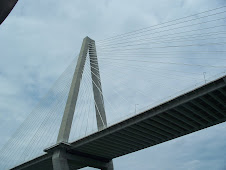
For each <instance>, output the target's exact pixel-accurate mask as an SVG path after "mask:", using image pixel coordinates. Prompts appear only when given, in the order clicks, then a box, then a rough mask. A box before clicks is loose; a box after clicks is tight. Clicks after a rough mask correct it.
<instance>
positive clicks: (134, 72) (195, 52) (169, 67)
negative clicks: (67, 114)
mask: <svg viewBox="0 0 226 170" xmlns="http://www.w3.org/2000/svg"><path fill="white" fill-rule="evenodd" d="M225 21H226V6H223V7H219V8H215V9H212V10H208V11H204V12H201V13H198V14H194V15H190V16H186V17H182V18H179V19H175V20H172V21H168V22H165V23H160V24H158V25H154V26H151V27H147V28H143V29H140V30H135V31H131V32H128V33H125V34H120V35H117V36H114V37H110V38H106V39H104V40H100V41H97V42H96V44H97V56H98V60H99V65H100V73H101V79H102V80H101V81H102V82H103V83H102V84H103V88H104V93H103V94H104V95H105V96H106V98H110V99H111V104H112V105H113V108H116V111H115V113H114V111H110V110H113V109H110V108H108V107H107V109H108V111H107V114H109V115H107V117H108V119H109V117H111V118H112V119H111V121H112V122H109V123H110V124H111V123H113V122H114V123H117V122H118V121H121V120H122V119H123V118H122V117H124V118H127V117H128V116H129V117H130V116H132V115H134V114H137V113H140V112H142V111H144V110H146V109H150V108H151V107H154V106H156V105H157V104H160V103H163V102H166V101H167V100H170V99H172V98H174V97H176V96H178V95H181V94H183V93H185V92H187V91H189V90H192V89H194V88H196V87H197V86H199V85H203V84H205V83H208V82H209V81H211V80H213V79H216V78H217V77H219V76H222V75H225V71H226V58H225V54H226V50H225V45H226V37H225V33H226V32H225V30H226V29H225V28H226V24H225ZM93 60H94V59H93ZM104 83H106V85H105V84H104ZM109 91H111V94H110V93H109ZM110 112H112V113H111V114H110ZM116 113H117V114H119V113H120V114H121V116H119V115H118V116H116V115H117V114H116ZM127 114H129V115H128V116H126V115H127Z"/></svg>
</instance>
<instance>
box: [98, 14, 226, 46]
mask: <svg viewBox="0 0 226 170" xmlns="http://www.w3.org/2000/svg"><path fill="white" fill-rule="evenodd" d="M225 18H226V17H223V18H218V19H214V20H209V21H204V22H199V23H196V24H190V25H184V26H179V27H176V28H170V29H166V30H162V31H157V32H149V33H148V34H143V35H137V36H134V37H130V38H127V39H132V38H139V37H143V36H148V35H150V34H152V35H153V34H156V33H161V32H165V31H172V30H177V29H181V28H187V27H191V26H196V25H201V24H202V25H203V24H206V23H210V22H215V21H219V20H224V19H225ZM164 28H165V27H164ZM167 28H168V27H167ZM157 30H159V28H157ZM120 40H122V39H120ZM102 45H103V44H102Z"/></svg>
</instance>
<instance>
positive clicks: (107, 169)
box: [101, 161, 114, 170]
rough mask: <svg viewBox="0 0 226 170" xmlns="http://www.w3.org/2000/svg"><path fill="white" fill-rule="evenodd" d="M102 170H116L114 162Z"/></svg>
mask: <svg viewBox="0 0 226 170" xmlns="http://www.w3.org/2000/svg"><path fill="white" fill-rule="evenodd" d="M101 170H114V166H113V162H112V161H110V162H109V163H108V166H107V167H106V168H103V169H101Z"/></svg>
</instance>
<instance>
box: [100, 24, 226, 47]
mask: <svg viewBox="0 0 226 170" xmlns="http://www.w3.org/2000/svg"><path fill="white" fill-rule="evenodd" d="M225 26H226V25H225V24H221V25H214V26H211V27H206V28H199V29H192V30H189V31H182V32H177V33H167V34H163V35H161V36H152V35H151V37H148V38H147V37H146V38H140V39H136V41H137V42H139V41H142V40H150V39H151V38H155V39H161V38H164V37H172V35H173V36H174V35H176V36H174V37H177V35H179V34H183V33H191V32H197V31H198V32H200V31H204V30H209V29H216V28H220V27H222V29H224V27H225ZM188 36H189V35H188ZM130 42H134V40H132V41H120V43H112V44H108V45H114V44H124V43H130ZM99 46H104V45H97V47H99Z"/></svg>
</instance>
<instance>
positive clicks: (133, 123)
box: [14, 77, 226, 170]
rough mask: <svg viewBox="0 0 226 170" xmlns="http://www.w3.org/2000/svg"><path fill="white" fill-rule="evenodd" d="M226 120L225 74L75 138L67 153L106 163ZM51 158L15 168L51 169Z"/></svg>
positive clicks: (41, 158) (32, 161) (45, 156)
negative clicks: (119, 120)
mask: <svg viewBox="0 0 226 170" xmlns="http://www.w3.org/2000/svg"><path fill="white" fill-rule="evenodd" d="M225 121H226V77H222V78H219V79H217V80H215V81H212V82H210V83H208V84H206V85H204V86H202V87H199V88H197V89H194V90H193V91H190V92H188V93H186V94H183V95H181V96H179V97H177V98H174V99H172V100H170V101H167V102H165V103H163V104H161V105H158V106H156V107H154V108H151V109H149V110H147V111H145V112H143V113H140V114H138V115H136V116H134V117H131V118H129V119H127V120H124V121H122V122H120V123H118V124H115V125H113V126H110V127H108V128H106V129H103V130H101V131H99V132H96V133H94V134H91V135H89V136H87V137H85V138H82V139H80V140H78V141H75V142H73V143H71V144H69V145H68V147H67V149H66V152H67V153H68V154H70V155H77V156H83V157H88V158H91V159H93V160H99V161H102V162H104V161H108V160H111V159H114V158H116V157H119V156H122V155H126V154H129V153H132V152H135V151H138V150H141V149H144V148H147V147H151V146H154V145H157V144H160V143H163V142H166V141H169V140H172V139H175V138H178V137H180V136H183V135H186V134H189V133H192V132H195V131H198V130H201V129H204V128H207V127H210V126H213V125H216V124H219V123H222V122H225ZM50 157H51V156H49V155H48V154H46V155H44V156H42V157H40V158H37V159H39V161H37V159H36V160H31V161H30V162H27V163H24V164H23V165H20V166H18V167H15V168H14V169H26V168H25V167H29V166H30V167H38V166H39V165H40V167H42V169H43V167H44V166H45V167H48V168H50V169H51V159H50ZM44 158H45V159H44ZM35 162H39V163H35ZM72 162H73V160H71V162H70V164H71V165H72ZM32 163H33V165H32ZM77 165H78V166H79V164H77ZM74 166H76V165H74ZM78 168H79V167H77V169H78ZM80 168H81V167H80ZM28 169H29V168H28ZM30 169H31V168H30ZM30 169H29V170H30ZM36 169H38V168H36ZM40 169H41V168H40ZM75 169H76V168H75Z"/></svg>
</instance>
